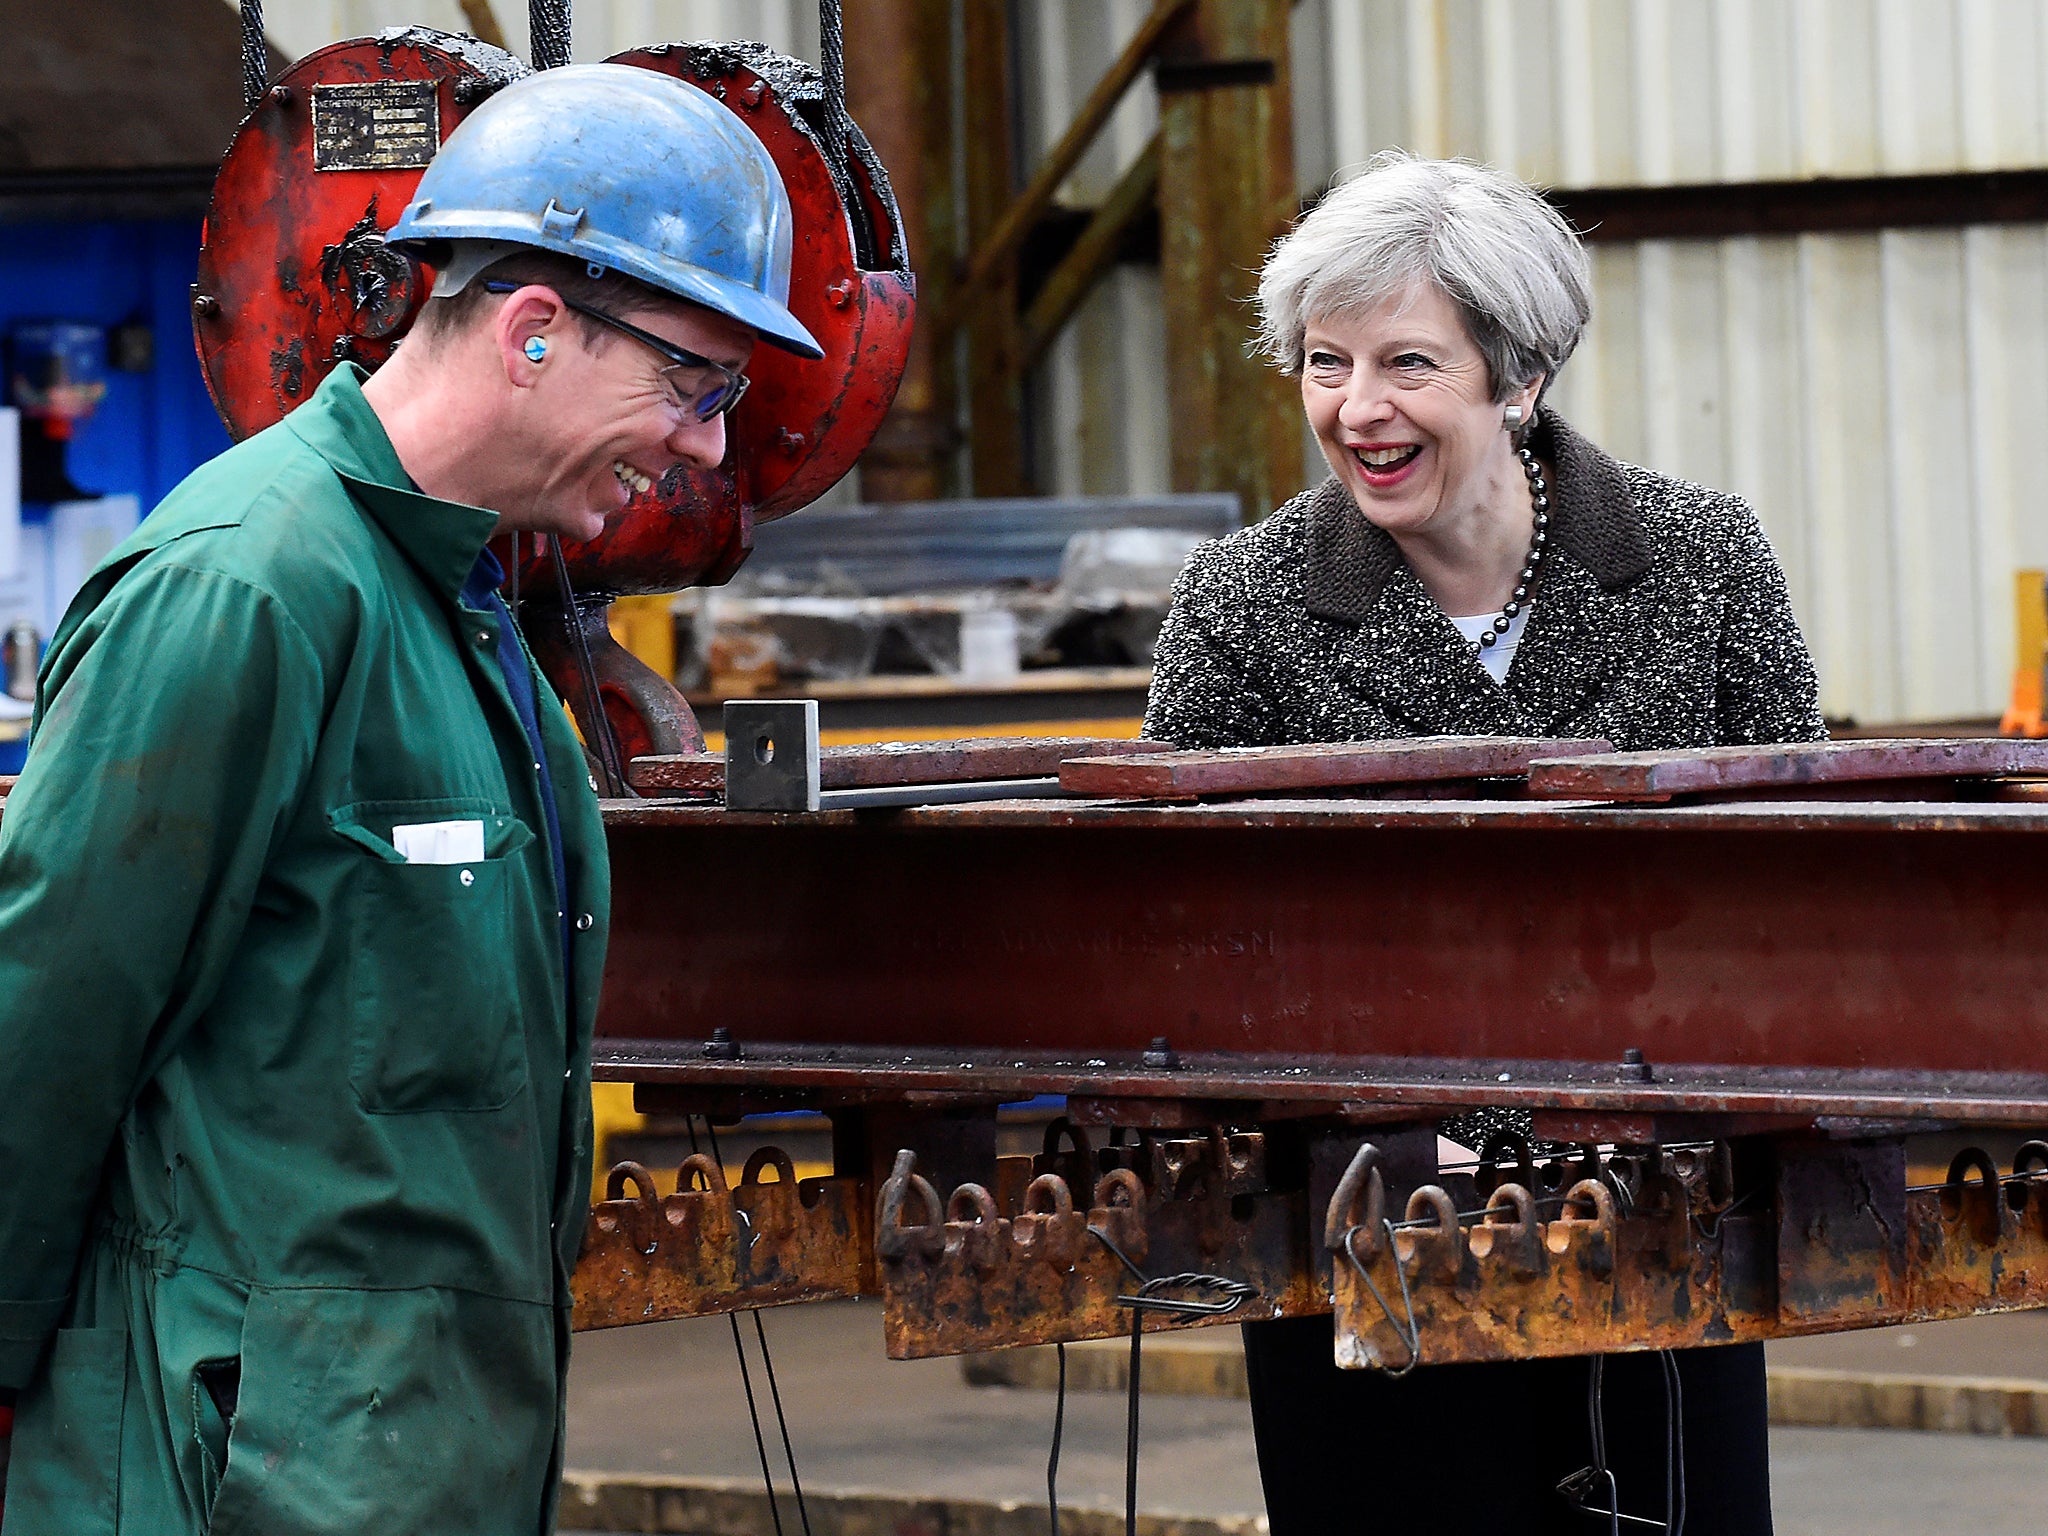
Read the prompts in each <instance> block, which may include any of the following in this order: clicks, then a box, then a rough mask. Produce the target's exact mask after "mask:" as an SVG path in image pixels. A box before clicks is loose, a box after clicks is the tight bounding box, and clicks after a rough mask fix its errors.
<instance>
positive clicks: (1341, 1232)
mask: <svg viewBox="0 0 2048 1536" xmlns="http://www.w3.org/2000/svg"><path fill="white" fill-rule="evenodd" d="M1386 1217H1387V1184H1386V1180H1385V1179H1384V1178H1383V1177H1382V1176H1381V1174H1380V1149H1379V1148H1378V1147H1376V1146H1374V1145H1373V1144H1372V1143H1371V1142H1369V1141H1368V1142H1366V1143H1364V1144H1363V1145H1362V1146H1360V1147H1359V1149H1358V1150H1357V1151H1356V1152H1355V1153H1353V1154H1352V1156H1351V1163H1350V1165H1349V1166H1348V1167H1347V1168H1345V1170H1344V1177H1343V1178H1341V1179H1339V1180H1338V1181H1337V1189H1336V1192H1335V1193H1334V1194H1332V1195H1331V1196H1330V1204H1329V1209H1328V1211H1327V1213H1326V1214H1325V1216H1324V1218H1323V1247H1324V1248H1326V1249H1328V1250H1329V1251H1330V1252H1331V1253H1339V1254H1341V1253H1345V1252H1349V1253H1350V1254H1352V1256H1353V1257H1355V1258H1357V1259H1358V1260H1359V1261H1360V1262H1361V1263H1368V1264H1369V1263H1371V1262H1372V1260H1373V1259H1374V1258H1376V1257H1377V1256H1378V1254H1379V1251H1380V1248H1381V1246H1382V1244H1383V1243H1384V1242H1385V1236H1384V1227H1385V1223H1386ZM1354 1232H1355V1233H1357V1238H1356V1240H1355V1241H1354V1239H1353V1237H1352V1234H1353V1233H1354Z"/></svg>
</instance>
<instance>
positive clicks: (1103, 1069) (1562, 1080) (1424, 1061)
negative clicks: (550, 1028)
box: [593, 1038, 2048, 1140]
mask: <svg viewBox="0 0 2048 1536" xmlns="http://www.w3.org/2000/svg"><path fill="white" fill-rule="evenodd" d="M707 1043H708V1042H703V1041H694V1040H692V1041H670V1040H644V1039H643V1040H634V1039H611V1038H607V1039H600V1040H599V1041H597V1043H596V1046H595V1049H594V1052H593V1062H594V1069H595V1071H596V1074H597V1076H598V1077H599V1078H600V1079H602V1080H605V1081H609V1082H631V1083H639V1084H642V1085H648V1086H652V1087H661V1088H663V1089H664V1091H669V1092H672V1093H674V1094H677V1095H683V1096H684V1097H682V1098H678V1099H677V1100H676V1102H684V1101H685V1099H687V1101H688V1102H690V1103H691V1104H692V1105H694V1104H696V1103H699V1102H702V1103H712V1104H719V1105H730V1106H733V1107H734V1109H735V1112H741V1111H751V1110H753V1109H756V1108H771V1107H772V1108H778V1109H787V1108H805V1107H807V1108H830V1107H833V1106H838V1105H854V1104H872V1103H889V1102H898V1103H920V1104H925V1105H937V1104H940V1103H959V1104H970V1103H991V1104H993V1103H1002V1102H1009V1101H1015V1100H1020V1099H1028V1098H1032V1097H1034V1096H1036V1095H1039V1094H1064V1095H1067V1096H1068V1097H1070V1098H1074V1099H1077V1100H1083V1101H1085V1102H1086V1106H1087V1108H1088V1112H1089V1119H1090V1120H1091V1122H1092V1123H1096V1124H1103V1123H1115V1124H1123V1125H1141V1124H1147V1123H1157V1124H1160V1125H1168V1126H1178V1125H1187V1124H1191V1123H1194V1121H1195V1120H1196V1119H1204V1120H1213V1119H1215V1118H1217V1117H1218V1116H1219V1115H1221V1114H1222V1113H1223V1112H1224V1111H1225V1110H1226V1109H1234V1110H1235V1111H1236V1114H1235V1118H1238V1119H1246V1120H1249V1119H1262V1120H1271V1119H1280V1118H1285V1117H1286V1116H1287V1115H1288V1113H1289V1112H1290V1111H1291V1112H1292V1113H1294V1114H1300V1113H1302V1112H1304V1111H1305V1110H1320V1111H1322V1112H1327V1113H1329V1114H1332V1115H1335V1116H1336V1117H1337V1118H1340V1119H1355V1120H1358V1121H1360V1122H1365V1121H1370V1120H1375V1119H1385V1118H1386V1116H1387V1115H1389V1114H1396V1113H1399V1112H1402V1111H1404V1110H1405V1111H1407V1112H1408V1113H1407V1114H1406V1115H1405V1118H1411V1119H1412V1118H1416V1117H1417V1116H1420V1117H1424V1118H1428V1117H1438V1118H1440V1117H1443V1116H1446V1115H1450V1114H1454V1113H1456V1112H1457V1111H1459V1110H1461V1109H1468V1108H1472V1107H1474V1106H1478V1105H1489V1104H1490V1105H1501V1106H1504V1107H1508V1108H1515V1109H1529V1110H1534V1111H1536V1112H1538V1113H1546V1112H1550V1111H1556V1112H1558V1113H1559V1115H1560V1116H1561V1117H1562V1116H1571V1115H1576V1116H1585V1117H1596V1118H1592V1119H1591V1124H1592V1126H1593V1128H1595V1129H1598V1130H1600V1131H1602V1132H1603V1133H1604V1132H1606V1131H1610V1130H1612V1131H1617V1132H1622V1131H1629V1130H1631V1129H1632V1128H1633V1127H1634V1126H1635V1125H1637V1124H1640V1125H1642V1126H1644V1127H1647V1128H1648V1130H1649V1132H1651V1133H1653V1134H1649V1135H1648V1136H1647V1138H1646V1139H1651V1140H1657V1139H1671V1138H1674V1137H1679V1136H1681V1135H1683V1136H1687V1137H1693V1136H1713V1135H1723V1134H1751V1133H1755V1132H1757V1131H1760V1130H1784V1129H1790V1128H1795V1127H1809V1128H1810V1127H1812V1126H1813V1125H1815V1124H1817V1123H1819V1122H1820V1121H1823V1120H1826V1121H1868V1120H1881V1121H1891V1120H1899V1121H1906V1120H1911V1121H1920V1122H1936V1123H1953V1124H1959V1125H1960V1124H1976V1125H2008V1126H2019V1127H2027V1126H2032V1125H2036V1124H2039V1123H2042V1122H2044V1121H2048V1074H2043V1073H2031V1072H2028V1073H2019V1072H1891V1071H1884V1070H1881V1069H1871V1068H1813V1067H1730V1066H1724V1065H1718V1064H1714V1063H1707V1064H1698V1063H1682V1064H1677V1065H1663V1064H1660V1065H1659V1066H1658V1067H1657V1069H1656V1080H1655V1081H1654V1082H1649V1083H1644V1082H1641V1081H1640V1080H1636V1079H1622V1078H1621V1077H1620V1075H1619V1073H1618V1070H1617V1068H1616V1066H1615V1065H1613V1064H1609V1063H1606V1062H1588V1061H1572V1060H1559V1061H1531V1060H1528V1059H1524V1058H1509V1057H1484V1056H1482V1057H1457V1056H1440V1057H1423V1056H1398V1057H1397V1056H1364V1055H1335V1054H1328V1053H1322V1054H1316V1055H1306V1054H1304V1055H1298V1056H1297V1055H1290V1054H1286V1053H1280V1052H1227V1053H1226V1052H1209V1053H1189V1054H1187V1055H1184V1056H1182V1057H1181V1059H1180V1065H1179V1066H1178V1067H1176V1068H1174V1069H1173V1070H1171V1071H1167V1070H1160V1069H1155V1068H1149V1067H1147V1066H1146V1065H1145V1064H1144V1061H1143V1054H1142V1052H1139V1051H1130V1050H1124V1051H1111V1052H1107V1053H1105V1054H1103V1055H1099V1056H1098V1055H1093V1054H1084V1053H1080V1052H1073V1051H1042V1050H1032V1049H1021V1048H1018V1047H1014V1046H1013V1047H1007V1048H1006V1047H1000V1046H997V1047H989V1046H922V1045H905V1046H892V1045H876V1046H861V1045H813V1044H802V1043H794V1042H778V1041H756V1040H752V1039H746V1040H739V1039H733V1038H728V1039H726V1040H724V1041H720V1042H717V1043H716V1047H715V1048H716V1050H720V1051H725V1050H732V1049H737V1050H738V1051H739V1055H738V1056H737V1057H734V1058H731V1059H727V1058H724V1057H721V1056H719V1055H716V1054H708V1053H707V1051H706V1044H707ZM691 1095H700V1096H701V1098H696V1097H688V1096H691ZM1106 1103H1114V1104H1116V1105H1117V1106H1120V1107H1121V1108H1122V1112H1121V1113H1110V1112H1108V1111H1106V1110H1102V1109H1100V1108H1098V1106H1099V1105H1102V1104H1106ZM1170 1104H1179V1105H1182V1106H1185V1107H1184V1108H1183V1109H1182V1110H1181V1111H1180V1112H1179V1113H1177V1114H1168V1113H1167V1106H1169V1105H1170ZM1155 1111H1156V1112H1157V1113H1156V1114H1155ZM1077 1118H1079V1116H1078V1115H1077ZM1561 1128H1572V1127H1571V1126H1570V1122H1569V1121H1564V1120H1561V1121H1560V1122H1554V1123H1552V1129H1553V1130H1554V1131H1556V1130H1560V1129H1561ZM1579 1128H1583V1124H1582V1126H1581V1127H1579Z"/></svg>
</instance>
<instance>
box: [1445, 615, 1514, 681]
mask: <svg viewBox="0 0 2048 1536" xmlns="http://www.w3.org/2000/svg"><path fill="white" fill-rule="evenodd" d="M1532 606H1534V605H1533V604H1530V603H1524V604H1522V611H1521V612H1520V613H1517V614H1516V615H1515V616H1514V618H1513V619H1511V620H1510V621H1509V622H1508V629H1507V633H1506V634H1504V635H1502V636H1501V637H1500V638H1499V639H1498V640H1496V641H1494V642H1493V644H1491V645H1489V646H1487V647H1486V649H1484V650H1482V651H1479V665H1481V666H1482V667H1484V668H1486V671H1487V674H1488V675H1489V676H1490V677H1492V679H1493V680H1494V681H1495V682H1496V683H1504V682H1506V681H1507V676H1508V667H1509V666H1510V665H1512V664H1513V662H1514V659H1515V649H1516V647H1518V646H1519V645H1521V643H1522V631H1523V630H1525V629H1527V628H1528V627H1529V609H1530V608H1531V607H1532ZM1499 617H1500V615H1499V614H1498V613H1477V614H1474V615H1472V617H1470V618H1460V617H1458V615H1456V614H1452V615H1451V616H1450V619H1451V622H1452V623H1453V624H1455V625H1457V626H1458V633H1459V634H1461V635H1463V636H1464V637H1465V640H1466V643H1467V644H1469V645H1471V646H1473V647H1474V648H1475V649H1476V648H1477V647H1478V645H1479V637H1480V636H1481V635H1483V634H1485V633H1486V632H1487V631H1488V630H1489V629H1491V628H1493V621H1494V620H1495V619H1497V618H1499Z"/></svg>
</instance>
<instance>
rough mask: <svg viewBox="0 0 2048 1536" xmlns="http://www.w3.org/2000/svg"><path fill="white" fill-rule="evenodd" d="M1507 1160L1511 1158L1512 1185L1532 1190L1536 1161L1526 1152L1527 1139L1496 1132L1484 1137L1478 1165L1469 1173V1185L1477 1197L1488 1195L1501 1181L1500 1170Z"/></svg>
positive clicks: (1530, 1153)
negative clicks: (1519, 1185)
mask: <svg viewBox="0 0 2048 1536" xmlns="http://www.w3.org/2000/svg"><path fill="white" fill-rule="evenodd" d="M1509 1158H1513V1159H1514V1165H1515V1182H1517V1183H1519V1184H1521V1185H1522V1186H1523V1187H1524V1188H1527V1189H1534V1188H1535V1187H1536V1158H1535V1155H1534V1154H1533V1153H1532V1152H1531V1151H1530V1149H1529V1138H1528V1137H1526V1136H1518V1135H1516V1134H1515V1133H1514V1132H1513V1131H1496V1132H1494V1133H1493V1135H1491V1136H1489V1137H1487V1138H1486V1145H1485V1146H1484V1147H1482V1148H1481V1149H1480V1152H1479V1166H1478V1167H1477V1168H1476V1169H1474V1170H1473V1173H1472V1182H1473V1183H1474V1184H1475V1185H1476V1186H1477V1187H1478V1189H1479V1193H1480V1194H1482V1195H1490V1194H1492V1193H1493V1192H1494V1190H1495V1189H1496V1188H1498V1187H1499V1186H1500V1185H1501V1184H1502V1183H1503V1182H1504V1181H1505V1178H1506V1175H1505V1174H1504V1173H1503V1171H1502V1170H1503V1168H1504V1167H1505V1166H1506V1163H1507V1160H1508V1159H1509Z"/></svg>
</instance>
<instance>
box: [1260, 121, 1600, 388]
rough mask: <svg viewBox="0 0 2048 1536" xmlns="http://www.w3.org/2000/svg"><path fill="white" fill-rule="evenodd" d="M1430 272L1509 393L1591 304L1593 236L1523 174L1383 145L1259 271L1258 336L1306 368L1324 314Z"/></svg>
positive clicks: (1395, 292) (1551, 374)
mask: <svg viewBox="0 0 2048 1536" xmlns="http://www.w3.org/2000/svg"><path fill="white" fill-rule="evenodd" d="M1418 281H1420V282H1427V283H1430V284H1432V285H1434V286H1435V287H1436V288H1438V289H1440V290H1441V291H1442V292H1443V293H1444V294H1445V295H1447V296H1448V297H1449V298H1450V299H1451V300H1452V302H1454V303H1455V304H1456V305H1457V306H1458V308H1459V310H1460V311H1461V312H1462V313H1463V314H1464V317H1465V325H1466V328H1467V329H1468V330H1470V332H1471V333H1472V340H1473V342H1474V344H1475V345H1477V346H1478V348H1479V350H1480V352H1481V354H1482V355H1483V356H1484V357H1485V358H1486V365H1487V369H1488V371H1489V372H1490V373H1491V375H1492V378H1493V395H1494V398H1495V399H1496V400H1505V399H1506V398H1507V397H1508V396H1509V395H1511V394H1513V393H1514V392H1515V391H1516V390H1518V389H1521V388H1522V387H1523V386H1525V385H1526V384H1528V383H1529V381H1530V380H1531V379H1533V378H1535V377H1536V376H1537V375H1538V374H1542V375H1544V385H1545V387H1546V388H1548V386H1549V384H1550V381H1551V380H1553V379H1555V378H1556V377H1557V370H1558V369H1560V368H1562V367H1563V366H1564V364H1565V360H1566V359H1567V358H1569V357H1570V356H1571V355H1572V351H1573V349H1574V348H1576V347H1577V346H1578V344H1579V338H1580V337H1581V336H1583V335H1584V334H1585V331H1586V321H1587V319H1588V318H1589V317H1590V316H1591V314H1592V301H1591V298H1590V296H1589V294H1590V290H1591V288H1592V270H1591V266H1590V264H1589V263H1588V261H1587V259H1586V249H1585V247H1584V246H1583V245H1582V244H1580V242H1579V237H1578V236H1577V235H1576V234H1575V233H1573V231H1572V227H1571V226H1570V225H1569V224H1567V223H1566V222H1565V221H1564V216H1563V215H1562V214H1560V213H1559V212H1558V211H1557V210H1556V209H1555V208H1553V207H1552V206H1551V205H1550V204H1549V203H1548V202H1546V201H1545V200H1544V199H1543V197H1542V196H1541V195H1540V194H1539V193H1538V192H1537V191H1536V190H1535V189H1534V188H1533V187H1531V186H1529V185H1528V184H1527V183H1525V182H1522V181H1518V180H1517V179H1516V178H1514V177H1513V176H1509V175H1506V174H1504V173H1502V172H1500V171H1497V170H1494V169H1493V168H1492V167H1491V166H1485V165H1475V164H1473V163H1472V162H1471V161H1469V160H1422V159H1418V158H1416V157H1415V156H1413V155H1410V154H1409V153H1407V152H1406V151H1405V150H1399V149H1391V150H1385V151H1383V152H1381V153H1380V154H1377V155H1375V156H1374V157H1373V158H1372V160H1371V162H1370V163H1369V164H1368V165H1367V167H1366V169H1365V171H1364V173H1363V174H1361V175H1359V176H1357V177H1355V178H1353V179H1352V180H1350V181H1347V182H1345V183H1344V184H1343V185H1342V186H1339V187H1337V188H1335V189H1334V190H1332V191H1331V192H1330V194H1329V195H1328V196H1327V197H1325V198H1324V199H1323V200H1322V201H1321V202H1320V203H1318V204H1317V205H1316V206H1315V207H1314V208H1313V209H1311V210H1310V211H1309V212H1308V213H1307V214H1305V215H1304V216H1303V217H1302V220H1301V222H1300V223H1299V224H1298V225H1296V226H1295V228H1294V232H1293V233H1292V234H1289V235H1287V236H1285V237H1284V238H1283V239H1281V240H1280V241H1279V242H1278V243H1277V244H1276V245H1275V246H1274V247H1273V251H1272V254H1271V255H1270V256H1268V257H1267V258H1266V265H1265V268H1264V269H1263V270H1262V271H1261V272H1260V273H1259V294H1258V308H1259V345H1260V348H1261V349H1262V350H1263V351H1264V352H1265V353H1266V354H1267V355H1268V356H1269V357H1271V358H1272V359H1273V361H1274V362H1276V363H1278V364H1279V365H1280V369H1281V371H1282V372H1283V373H1299V372H1301V367H1302V336H1303V334H1304V333H1305V332H1306V331H1307V329H1308V327H1309V325H1310V324H1311V323H1313V322H1315V321H1318V320H1325V319H1329V318H1331V317H1333V316H1336V315H1340V314H1344V313H1347V312H1350V311H1355V310H1359V309H1364V308H1368V307H1370V306H1372V305H1375V304H1380V303H1384V302H1386V301H1387V300H1389V299H1395V298H1398V297H1400V296H1401V295H1402V294H1404V293H1407V292H1408V291H1409V290H1410V289H1411V288H1412V286H1413V285H1414V284H1415V283H1417V282H1418Z"/></svg>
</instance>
